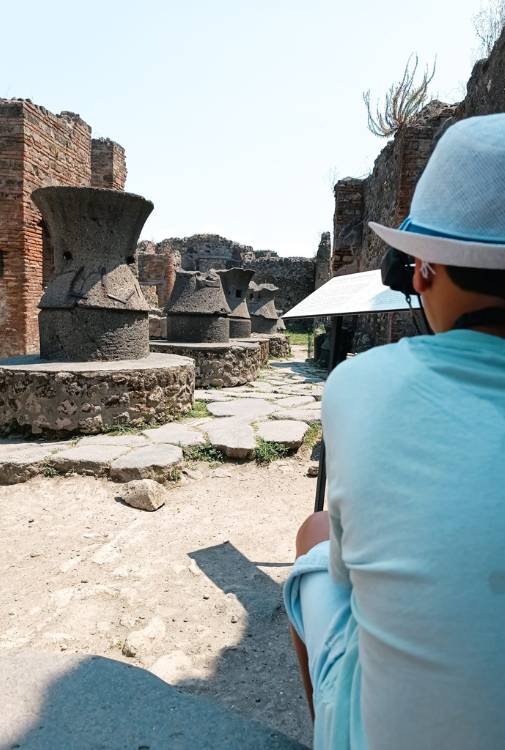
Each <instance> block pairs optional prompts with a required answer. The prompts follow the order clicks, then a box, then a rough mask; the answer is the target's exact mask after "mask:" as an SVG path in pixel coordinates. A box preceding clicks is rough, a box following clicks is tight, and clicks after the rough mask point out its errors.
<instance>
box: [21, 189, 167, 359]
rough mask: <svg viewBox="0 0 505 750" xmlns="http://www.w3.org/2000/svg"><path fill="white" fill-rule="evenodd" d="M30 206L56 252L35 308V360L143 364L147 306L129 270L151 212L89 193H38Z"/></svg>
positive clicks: (135, 202)
mask: <svg viewBox="0 0 505 750" xmlns="http://www.w3.org/2000/svg"><path fill="white" fill-rule="evenodd" d="M32 198H33V201H34V203H35V205H36V206H37V208H38V209H39V210H40V212H41V213H42V217H43V219H44V222H45V223H46V224H47V227H48V229H49V234H50V236H51V245H52V247H53V250H54V274H53V276H52V278H51V279H50V281H49V283H48V285H47V287H46V289H45V292H44V294H43V296H42V299H41V301H40V305H39V307H40V308H41V313H40V316H39V329H40V353H41V357H42V358H44V359H49V360H52V359H55V360H67V361H84V362H85V361H90V360H123V359H140V358H142V357H146V356H147V355H148V353H149V321H148V312H149V304H148V303H147V301H146V299H145V297H144V295H143V294H142V291H141V289H140V287H139V284H138V281H137V279H136V278H135V276H134V274H133V273H132V270H131V265H132V263H133V250H132V248H134V247H135V245H136V243H137V240H138V237H139V234H140V231H141V229H142V226H143V224H144V222H145V220H146V219H147V217H148V216H149V214H150V213H151V211H152V210H153V204H152V203H151V202H150V201H146V200H145V199H144V198H141V197H140V196H138V195H132V194H131V193H124V192H123V191H120V190H104V189H98V188H91V187H64V186H51V187H43V188H38V189H37V190H35V191H34V192H33V193H32Z"/></svg>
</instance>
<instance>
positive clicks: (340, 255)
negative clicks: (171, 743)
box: [331, 177, 365, 276]
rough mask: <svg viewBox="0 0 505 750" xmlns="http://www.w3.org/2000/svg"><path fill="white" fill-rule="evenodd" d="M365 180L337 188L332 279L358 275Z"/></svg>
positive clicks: (343, 182)
mask: <svg viewBox="0 0 505 750" xmlns="http://www.w3.org/2000/svg"><path fill="white" fill-rule="evenodd" d="M364 190H365V180H358V179H354V178H352V177H347V178H346V179H345V180H339V182H337V184H336V185H335V188H334V194H335V213H334V215H333V254H332V261H331V268H332V275H333V276H342V275H343V274H347V273H356V272H357V271H358V264H359V258H360V254H361V244H362V235H363V196H364Z"/></svg>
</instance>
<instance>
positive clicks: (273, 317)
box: [247, 281, 279, 334]
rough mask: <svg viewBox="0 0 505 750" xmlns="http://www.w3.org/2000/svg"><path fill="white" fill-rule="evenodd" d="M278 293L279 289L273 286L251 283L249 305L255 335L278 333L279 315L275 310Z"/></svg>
mask: <svg viewBox="0 0 505 750" xmlns="http://www.w3.org/2000/svg"><path fill="white" fill-rule="evenodd" d="M278 291H279V289H278V287H276V286H274V285H273V284H256V283H255V282H254V281H251V283H250V285H249V296H248V299H247V304H248V306H249V311H250V313H251V327H252V331H253V332H254V333H268V334H274V333H276V332H277V322H278V320H279V315H278V313H277V310H276V309H275V293H276V292H278Z"/></svg>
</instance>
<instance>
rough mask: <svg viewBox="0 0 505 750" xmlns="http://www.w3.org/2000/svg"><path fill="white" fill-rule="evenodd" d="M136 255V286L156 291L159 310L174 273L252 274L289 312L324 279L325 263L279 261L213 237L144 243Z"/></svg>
mask: <svg viewBox="0 0 505 750" xmlns="http://www.w3.org/2000/svg"><path fill="white" fill-rule="evenodd" d="M137 254H138V267H139V282H140V285H141V287H142V289H146V288H149V287H151V288H154V289H155V291H156V294H157V296H158V300H159V303H158V306H159V307H161V308H163V307H164V306H165V304H166V300H167V299H168V297H169V296H170V292H171V290H172V288H173V285H174V281H175V272H176V270H177V269H178V268H183V269H184V270H186V271H201V272H202V273H205V272H207V271H209V270H210V269H215V270H230V269H232V268H247V269H250V270H252V271H254V272H255V281H256V282H257V283H266V284H273V285H274V286H277V287H279V292H278V296H277V302H278V305H279V307H281V308H282V309H283V310H289V309H291V308H292V307H294V305H296V304H298V302H301V301H302V299H305V297H307V296H308V295H309V294H311V293H312V292H313V291H314V288H315V279H316V277H318V278H320V277H321V278H322V277H326V275H327V272H328V263H329V261H328V260H327V259H326V258H319V257H317V258H310V257H308V258H304V257H280V256H279V255H278V254H277V253H276V252H274V251H273V250H254V249H253V248H252V247H249V246H248V245H241V244H240V243H238V242H233V241H232V240H229V239H226V238H225V237H220V236H219V235H214V234H197V235H192V236H190V237H184V238H183V239H181V238H178V237H172V238H169V239H164V240H162V241H161V242H157V243H155V242H147V241H143V242H140V243H139V245H138V253H137ZM320 266H321V268H319V267H320ZM318 269H319V270H318Z"/></svg>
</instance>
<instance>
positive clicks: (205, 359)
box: [151, 340, 262, 388]
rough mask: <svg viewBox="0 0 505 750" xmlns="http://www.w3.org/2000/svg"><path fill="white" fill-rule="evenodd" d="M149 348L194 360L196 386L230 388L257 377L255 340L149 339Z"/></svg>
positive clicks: (258, 354)
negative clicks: (208, 341)
mask: <svg viewBox="0 0 505 750" xmlns="http://www.w3.org/2000/svg"><path fill="white" fill-rule="evenodd" d="M151 351H153V352H166V353H167V354H179V355H181V356H183V357H191V359H193V360H194V362H195V370H196V372H195V379H196V387H197V388H209V387H212V386H213V387H215V388H230V387H233V386H235V385H244V384H245V383H250V382H251V381H252V380H256V378H257V377H258V373H259V371H260V369H261V365H262V360H261V348H260V345H259V344H257V343H252V342H251V341H250V340H248V341H247V342H239V341H236V340H234V341H230V343H229V344H190V343H184V344H179V343H177V342H174V341H151Z"/></svg>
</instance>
